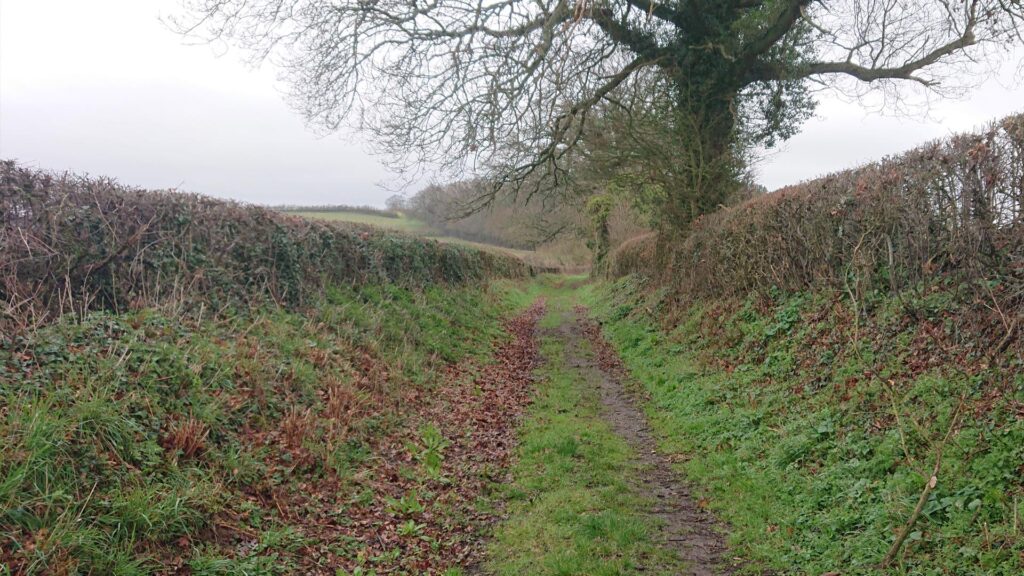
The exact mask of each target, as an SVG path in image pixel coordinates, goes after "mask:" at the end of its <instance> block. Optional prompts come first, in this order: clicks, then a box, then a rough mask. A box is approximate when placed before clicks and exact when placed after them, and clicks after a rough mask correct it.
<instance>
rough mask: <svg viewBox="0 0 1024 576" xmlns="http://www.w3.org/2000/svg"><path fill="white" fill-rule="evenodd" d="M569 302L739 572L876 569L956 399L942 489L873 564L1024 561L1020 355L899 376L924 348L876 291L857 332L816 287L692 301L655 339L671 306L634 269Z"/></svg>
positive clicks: (966, 569) (914, 568) (983, 568)
mask: <svg viewBox="0 0 1024 576" xmlns="http://www.w3.org/2000/svg"><path fill="white" fill-rule="evenodd" d="M581 295H582V296H583V297H584V299H585V300H587V301H588V303H589V304H590V305H591V306H592V308H593V310H594V313H595V315H596V316H597V317H598V318H600V319H601V320H603V321H604V326H605V331H606V335H607V336H608V337H609V339H610V340H611V341H612V342H613V343H614V344H615V345H616V347H617V348H618V349H619V350H620V352H621V354H622V355H623V358H624V361H625V362H626V364H627V366H628V367H629V369H630V370H631V371H632V373H633V374H634V375H635V376H636V377H637V378H638V379H639V380H640V381H641V382H642V384H643V385H644V386H645V388H646V389H647V391H648V392H649V393H650V397H651V400H650V403H649V406H648V414H649V417H650V419H651V421H652V424H653V426H654V428H655V429H656V431H657V432H658V434H659V435H660V437H661V438H662V446H663V448H664V450H666V451H667V452H670V453H679V454H684V455H686V457H687V461H686V463H685V464H681V465H680V468H681V470H682V471H684V472H685V473H686V474H687V475H688V476H689V477H690V478H692V479H693V480H694V481H695V483H696V484H697V485H698V486H700V487H703V489H704V490H705V493H706V495H707V496H708V498H709V500H710V502H711V504H712V506H713V508H714V509H715V510H716V511H717V513H718V514H719V516H720V517H721V518H723V519H724V520H726V521H727V522H728V523H729V525H730V526H731V528H732V537H731V543H732V545H733V546H734V550H735V553H736V555H738V556H741V557H744V558H748V559H750V560H753V563H752V564H750V565H749V566H748V570H750V571H753V572H756V571H757V570H758V569H760V568H762V567H769V568H772V569H775V570H778V571H781V572H783V573H787V574H790V573H792V574H813V575H817V574H821V573H824V572H831V571H837V572H840V573H842V574H844V575H850V574H874V573H878V571H877V569H876V565H877V563H878V562H879V561H880V560H881V559H882V558H883V556H884V555H885V553H886V551H887V550H888V548H889V547H890V545H891V543H892V541H893V538H894V534H895V531H896V529H897V528H898V527H900V526H902V525H903V524H904V523H905V522H906V521H907V518H908V517H909V516H910V513H911V511H912V509H913V507H914V505H915V504H916V502H917V499H918V497H919V495H920V493H921V490H922V488H923V486H924V484H925V482H926V480H927V477H928V475H930V473H931V468H932V466H933V464H934V460H935V457H936V454H937V451H938V448H937V446H938V443H939V442H940V441H941V440H940V439H941V438H942V437H943V435H944V434H945V432H946V430H947V428H948V425H949V422H950V419H951V418H952V417H953V414H954V412H955V410H956V406H957V405H958V403H959V398H960V397H961V396H963V397H965V398H966V400H967V401H968V403H969V406H970V408H969V409H968V410H967V414H966V415H965V417H964V418H962V420H961V424H960V426H959V427H958V428H957V433H956V434H955V435H954V436H953V438H952V440H951V441H950V442H949V443H948V444H947V445H946V446H945V448H944V450H943V461H942V470H941V472H940V473H939V482H938V486H937V488H936V489H935V491H934V492H933V493H932V495H931V497H930V498H929V500H928V502H927V504H926V506H925V509H924V513H923V514H922V516H921V518H920V519H919V521H918V522H917V524H916V525H915V527H914V529H913V532H912V534H911V537H910V539H909V540H908V542H907V543H906V545H905V546H904V549H903V551H902V552H901V554H900V555H899V557H898V562H897V563H896V565H895V566H894V567H893V568H892V569H891V570H890V571H887V572H886V573H892V574H915V575H918V574H920V575H932V574H935V575H939V574H958V575H978V576H981V575H993V576H997V575H1004V576H1009V575H1011V574H1020V573H1021V571H1022V570H1024V537H1022V533H1021V531H1022V526H1021V522H1020V520H1021V515H1022V514H1024V486H1022V484H1024V479H1022V476H1021V472H1022V471H1024V420H1022V419H1021V418H1020V417H1019V415H1015V410H1019V406H1021V405H1024V377H1021V376H1020V373H1019V369H1020V367H1019V366H1017V368H1016V370H1018V373H1017V375H1016V376H1015V377H1014V376H1013V375H1012V373H1011V374H1007V373H1006V372H1002V371H999V370H995V369H988V370H985V369H981V370H975V371H974V372H973V373H971V372H969V371H965V370H963V369H961V368H960V367H958V366H956V365H955V363H952V362H948V361H947V362H946V363H945V364H942V365H940V366H935V367H932V368H929V369H924V370H916V371H915V370H910V369H908V368H907V366H908V364H909V363H910V361H911V360H913V359H915V358H917V357H918V352H921V354H923V356H924V357H925V358H930V357H931V356H930V355H933V354H935V353H936V351H935V350H934V349H928V348H923V349H920V350H917V351H915V350H914V349H912V347H911V346H910V342H912V341H913V334H914V330H915V329H916V324H914V323H911V324H909V325H906V324H903V323H901V322H900V319H899V317H898V315H897V314H896V313H895V312H894V311H895V310H899V309H900V307H899V306H896V305H893V303H892V302H886V301H880V302H877V303H876V304H877V305H876V306H875V307H874V312H873V313H872V316H870V317H869V318H867V319H864V320H862V322H861V323H860V324H859V325H858V327H857V328H856V329H854V328H853V327H852V326H851V322H850V321H849V320H848V318H847V317H846V316H845V315H844V314H843V313H842V310H841V309H836V308H834V307H833V302H834V300H833V299H832V297H830V296H829V295H825V294H819V295H801V294H797V295H793V296H788V297H780V298H778V299H777V300H776V301H775V302H774V303H773V304H771V305H770V306H768V307H767V308H763V307H761V306H755V305H754V303H753V302H747V303H746V304H745V305H742V306H733V307H728V306H726V307H722V306H718V307H715V306H713V305H710V304H706V305H705V306H703V307H702V306H694V307H693V308H690V309H689V310H685V311H682V315H681V316H680V317H679V318H678V321H676V322H673V323H672V324H670V326H672V329H671V330H670V331H668V332H666V331H664V330H662V329H661V328H660V326H661V325H662V321H663V320H664V319H665V317H666V316H668V315H669V314H671V313H673V312H676V313H678V312H679V311H673V310H672V309H671V308H670V307H669V304H668V303H667V302H666V301H665V300H664V299H663V298H662V297H661V294H659V293H656V292H655V293H650V294H649V293H646V292H645V291H644V290H643V289H642V288H641V287H640V286H639V285H638V284H637V283H636V282H635V281H633V280H630V279H626V280H624V281H620V282H618V283H616V284H613V285H605V286H602V287H600V288H586V289H584V290H583V291H581ZM931 299H932V300H935V298H931ZM924 304H927V303H924ZM947 304H948V303H947ZM937 305H938V306H939V308H941V306H942V304H941V303H938V304H937ZM936 318H941V314H940V313H938V312H937V315H936ZM996 392H997V393H996ZM992 393H996V394H994V395H993V394H992ZM989 401H991V402H992V403H991V405H988V404H987V403H988V402H989ZM985 405H988V408H987V410H986V411H984V412H976V407H979V406H985ZM1015 407H1016V408H1015Z"/></svg>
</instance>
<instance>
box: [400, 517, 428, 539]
mask: <svg viewBox="0 0 1024 576" xmlns="http://www.w3.org/2000/svg"><path fill="white" fill-rule="evenodd" d="M424 528H426V525H425V524H417V523H416V521H415V520H407V521H405V522H402V523H401V524H399V525H398V529H397V530H396V532H398V535H399V536H421V535H422V534H423V529H424Z"/></svg>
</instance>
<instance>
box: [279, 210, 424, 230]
mask: <svg viewBox="0 0 1024 576" xmlns="http://www.w3.org/2000/svg"><path fill="white" fill-rule="evenodd" d="M287 214H292V215H294V216H302V217H303V218H310V219H314V220H328V221H331V222H352V223H353V224H367V225H370V226H376V227H378V228H384V229H385V230H397V231H399V232H409V233H411V234H422V235H429V233H430V232H431V228H430V226H429V225H427V223H426V222H423V221H420V220H417V219H415V218H411V217H409V216H406V215H404V214H403V215H402V216H401V217H399V218H388V217H386V216H376V215H373V214H361V213H359V212H345V211H342V210H338V211H334V212H317V211H308V212H307V211H296V212H287Z"/></svg>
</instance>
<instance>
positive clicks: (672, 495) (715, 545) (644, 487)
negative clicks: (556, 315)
mask: <svg viewBox="0 0 1024 576" xmlns="http://www.w3.org/2000/svg"><path fill="white" fill-rule="evenodd" d="M585 312H586V311H585V310H584V309H582V308H577V309H576V313H575V314H573V313H565V314H563V316H562V318H561V321H560V323H559V325H558V327H557V328H555V329H554V334H552V335H554V336H556V337H558V338H560V339H562V340H563V341H564V342H565V345H566V361H567V362H568V364H569V365H570V366H571V367H572V368H574V369H577V370H580V371H581V372H583V376H584V377H585V378H586V380H587V382H591V383H593V385H594V386H595V387H596V388H597V389H598V390H599V392H600V397H601V401H602V404H603V406H604V413H605V418H606V419H607V421H608V422H609V424H610V425H611V426H612V428H613V430H614V431H615V432H616V433H617V434H618V435H620V436H621V437H622V438H624V439H625V440H626V441H627V442H628V443H629V444H630V446H631V447H632V448H633V449H634V450H635V452H636V454H637V458H638V459H639V460H640V464H641V466H642V472H641V484H640V486H639V487H638V488H639V489H640V490H641V491H643V492H644V493H645V494H646V495H650V496H651V497H652V500H654V501H655V502H656V504H655V507H654V509H653V510H652V511H651V512H652V513H653V514H654V515H655V516H656V517H657V518H658V519H659V520H661V524H662V526H663V527H662V530H661V534H660V535H659V537H660V544H661V545H663V546H666V547H667V548H669V549H671V550H673V551H674V552H675V553H676V555H677V556H678V557H679V558H680V559H681V560H683V562H685V565H686V567H687V572H686V573H687V574H690V575H693V576H711V575H722V574H730V573H731V572H732V570H731V569H730V567H729V566H728V565H727V564H726V557H725V552H726V547H725V541H724V538H723V537H722V534H721V532H720V531H719V530H718V527H717V522H716V521H715V519H714V517H713V516H712V515H711V514H710V513H709V512H707V511H705V510H703V509H702V508H701V507H700V506H699V505H698V504H697V502H696V501H694V499H693V497H692V496H691V494H690V490H689V488H688V487H687V485H686V484H685V483H684V482H683V481H682V480H681V479H680V478H679V475H678V474H676V472H675V471H673V470H672V465H671V463H670V461H669V460H668V458H666V457H665V456H664V455H663V454H661V453H659V452H658V451H657V443H656V441H655V439H654V437H653V436H652V435H651V432H650V428H649V426H648V424H647V418H646V417H645V416H644V414H643V412H641V411H640V410H639V409H638V408H637V405H636V402H635V400H634V398H633V397H632V396H631V395H630V394H629V393H628V392H627V391H626V389H625V388H624V386H623V381H624V380H625V378H626V377H628V376H627V374H626V372H625V368H624V367H623V366H622V363H621V361H620V360H619V358H618V355H617V354H616V352H615V351H614V350H613V349H612V348H611V346H610V345H609V344H608V343H607V342H605V340H604V337H603V336H602V335H601V329H600V326H598V325H596V324H595V323H593V322H592V321H590V320H588V319H587V317H586V313H585ZM588 342H589V346H588ZM588 348H589V349H591V350H593V353H588Z"/></svg>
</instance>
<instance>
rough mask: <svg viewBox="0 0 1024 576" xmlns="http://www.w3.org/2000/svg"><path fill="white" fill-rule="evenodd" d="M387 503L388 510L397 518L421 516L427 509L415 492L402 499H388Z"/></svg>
mask: <svg viewBox="0 0 1024 576" xmlns="http://www.w3.org/2000/svg"><path fill="white" fill-rule="evenodd" d="M385 502H387V505H388V510H389V511H390V512H391V513H392V514H395V515H396V516H403V515H409V514H419V513H422V512H423V511H424V510H425V509H426V507H425V506H424V505H423V503H422V502H420V499H419V495H418V494H417V493H416V491H415V490H413V491H412V492H409V493H408V494H406V495H404V496H402V497H401V498H397V499H396V498H387V499H385Z"/></svg>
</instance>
